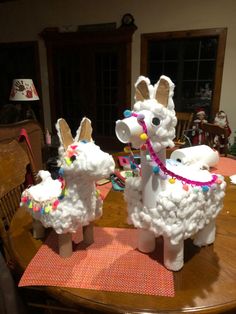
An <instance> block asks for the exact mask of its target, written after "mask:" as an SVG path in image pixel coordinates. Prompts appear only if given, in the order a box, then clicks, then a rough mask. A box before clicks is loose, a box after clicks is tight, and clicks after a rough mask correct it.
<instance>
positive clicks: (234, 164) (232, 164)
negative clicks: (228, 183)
mask: <svg viewBox="0 0 236 314" xmlns="http://www.w3.org/2000/svg"><path fill="white" fill-rule="evenodd" d="M211 172H214V173H217V174H222V175H223V176H232V175H233V174H236V160H235V159H232V158H228V157H220V160H219V162H218V164H217V165H216V166H215V167H213V168H211Z"/></svg>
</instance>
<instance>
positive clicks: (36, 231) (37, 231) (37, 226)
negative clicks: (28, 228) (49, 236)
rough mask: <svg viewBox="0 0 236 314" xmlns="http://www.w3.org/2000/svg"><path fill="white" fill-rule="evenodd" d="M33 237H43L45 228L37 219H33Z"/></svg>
mask: <svg viewBox="0 0 236 314" xmlns="http://www.w3.org/2000/svg"><path fill="white" fill-rule="evenodd" d="M32 226H33V237H34V238H35V239H42V238H44V237H45V228H44V226H43V225H42V223H41V222H40V221H39V220H35V219H33V223H32Z"/></svg>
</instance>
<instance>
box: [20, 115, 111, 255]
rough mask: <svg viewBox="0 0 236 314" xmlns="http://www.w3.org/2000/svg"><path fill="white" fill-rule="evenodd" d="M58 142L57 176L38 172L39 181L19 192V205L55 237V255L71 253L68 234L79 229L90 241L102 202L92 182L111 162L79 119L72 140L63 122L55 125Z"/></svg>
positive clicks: (88, 123) (87, 124) (103, 174)
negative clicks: (56, 236) (80, 228)
mask: <svg viewBox="0 0 236 314" xmlns="http://www.w3.org/2000/svg"><path fill="white" fill-rule="evenodd" d="M56 128H57V132H58V137H59V140H60V147H59V159H60V161H59V162H60V166H61V168H60V170H59V173H60V175H61V177H59V178H58V179H56V180H53V179H52V177H51V174H50V173H49V172H48V171H44V170H41V171H39V176H40V177H41V179H42V181H41V182H40V183H39V184H37V185H35V186H31V187H30V188H28V189H26V190H25V191H24V192H23V193H22V199H21V205H22V206H24V207H26V209H27V210H28V211H29V212H30V213H31V214H32V216H33V218H34V219H35V220H38V221H40V222H41V223H42V224H43V226H44V227H45V228H48V227H52V228H53V229H54V230H55V231H56V233H57V234H58V237H59V238H58V241H59V253H60V255H61V256H62V257H67V256H70V255H71V254H72V239H71V236H72V233H75V232H76V231H77V229H78V228H79V227H81V226H83V240H84V242H85V243H86V244H91V243H92V242H93V224H92V222H93V221H94V220H95V219H98V218H99V217H100V216H101V215H102V205H103V201H102V198H101V196H100V195H99V193H98V191H97V190H96V181H97V180H100V179H103V178H107V177H109V175H110V174H111V173H112V172H113V171H114V166H115V164H114V160H113V158H112V156H111V155H109V154H108V153H105V152H103V151H102V150H101V149H100V148H99V147H98V146H97V145H95V143H94V142H93V140H92V137H91V134H92V127H91V121H90V120H89V119H87V118H83V120H82V121H81V124H80V127H79V129H78V130H77V133H76V136H75V138H74V139H73V137H72V135H71V131H70V128H69V126H68V125H67V123H66V121H65V120H64V119H59V120H58V121H57V124H56Z"/></svg>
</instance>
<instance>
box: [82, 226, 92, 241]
mask: <svg viewBox="0 0 236 314" xmlns="http://www.w3.org/2000/svg"><path fill="white" fill-rule="evenodd" d="M83 236H84V243H85V244H87V245H90V244H92V243H93V242H94V236H93V223H92V222H91V223H90V224H89V225H88V226H84V227H83Z"/></svg>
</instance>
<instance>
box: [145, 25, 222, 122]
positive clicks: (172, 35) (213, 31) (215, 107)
mask: <svg viewBox="0 0 236 314" xmlns="http://www.w3.org/2000/svg"><path fill="white" fill-rule="evenodd" d="M212 36H215V37H217V38H218V49H217V54H216V68H215V78H214V88H213V95H212V105H211V109H210V118H213V117H214V116H215V115H216V113H217V112H218V111H219V108H220V96H221V85H222V76H223V67H224V56H225V46H226V38H227V28H210V29H200V30H186V31H173V32H159V33H143V34H141V58H140V72H141V75H144V76H147V73H148V44H149V41H153V40H158V41H160V40H167V39H175V40H176V39H184V38H197V37H199V38H202V37H212Z"/></svg>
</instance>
